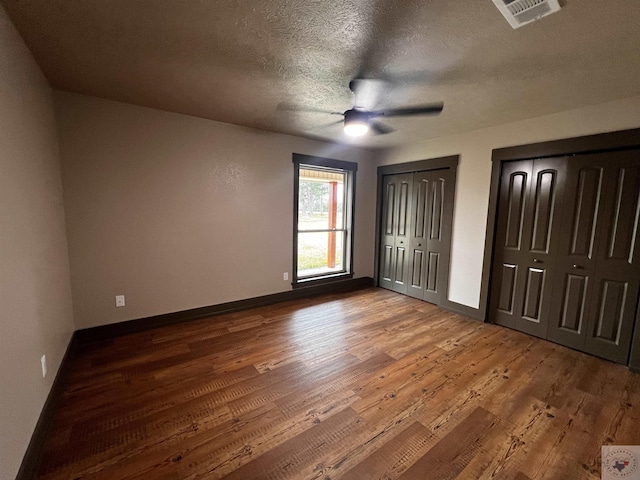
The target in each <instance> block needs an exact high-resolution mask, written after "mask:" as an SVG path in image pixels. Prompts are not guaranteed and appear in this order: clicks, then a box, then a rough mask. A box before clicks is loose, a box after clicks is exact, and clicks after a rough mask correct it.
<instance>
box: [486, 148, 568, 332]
mask: <svg viewBox="0 0 640 480" xmlns="http://www.w3.org/2000/svg"><path fill="white" fill-rule="evenodd" d="M565 166H566V160H565V159H564V158H554V159H544V160H535V161H534V160H525V161H518V162H507V163H505V164H504V165H503V171H502V177H501V188H500V197H499V204H498V222H497V228H496V250H495V252H494V264H493V273H494V276H495V278H494V280H493V282H492V284H493V289H492V296H491V303H490V319H491V320H492V321H494V322H495V323H498V324H500V325H504V326H507V327H510V328H514V329H516V330H520V331H522V332H525V333H529V334H531V335H535V336H538V337H542V338H544V337H546V335H547V326H548V323H549V314H550V299H551V295H552V291H553V280H554V279H553V267H554V263H555V256H556V252H557V247H556V243H557V238H558V235H559V229H560V225H561V222H560V218H559V217H560V215H561V204H562V192H563V188H564V181H565V176H566V171H565Z"/></svg>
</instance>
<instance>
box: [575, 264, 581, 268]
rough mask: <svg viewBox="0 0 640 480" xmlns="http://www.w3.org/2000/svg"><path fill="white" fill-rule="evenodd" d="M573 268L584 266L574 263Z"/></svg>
mask: <svg viewBox="0 0 640 480" xmlns="http://www.w3.org/2000/svg"><path fill="white" fill-rule="evenodd" d="M573 268H582V267H581V266H580V265H577V264H574V265H573Z"/></svg>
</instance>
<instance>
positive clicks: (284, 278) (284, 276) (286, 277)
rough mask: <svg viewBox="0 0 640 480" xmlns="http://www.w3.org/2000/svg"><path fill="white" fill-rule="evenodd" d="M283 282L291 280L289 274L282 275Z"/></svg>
mask: <svg viewBox="0 0 640 480" xmlns="http://www.w3.org/2000/svg"><path fill="white" fill-rule="evenodd" d="M282 280H284V281H285V282H286V281H287V280H289V272H284V273H283V274H282Z"/></svg>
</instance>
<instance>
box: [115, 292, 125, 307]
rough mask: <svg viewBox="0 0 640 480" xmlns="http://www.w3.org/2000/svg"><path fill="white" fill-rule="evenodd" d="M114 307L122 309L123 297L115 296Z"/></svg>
mask: <svg viewBox="0 0 640 480" xmlns="http://www.w3.org/2000/svg"><path fill="white" fill-rule="evenodd" d="M116 307H124V295H116Z"/></svg>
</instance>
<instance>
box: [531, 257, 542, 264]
mask: <svg viewBox="0 0 640 480" xmlns="http://www.w3.org/2000/svg"><path fill="white" fill-rule="evenodd" d="M533 263H542V260H538V259H537V258H534V259H533Z"/></svg>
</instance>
